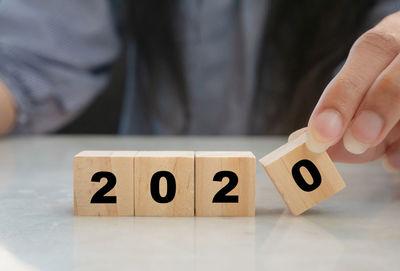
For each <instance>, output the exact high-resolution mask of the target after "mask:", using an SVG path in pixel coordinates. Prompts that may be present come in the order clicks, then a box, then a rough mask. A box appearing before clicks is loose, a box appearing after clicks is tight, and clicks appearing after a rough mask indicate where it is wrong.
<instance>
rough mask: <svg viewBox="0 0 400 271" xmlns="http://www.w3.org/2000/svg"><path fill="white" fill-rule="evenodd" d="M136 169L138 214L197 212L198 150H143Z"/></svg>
mask: <svg viewBox="0 0 400 271" xmlns="http://www.w3.org/2000/svg"><path fill="white" fill-rule="evenodd" d="M135 172H136V174H135V214H136V216H193V215H194V152H192V151H187V152H186V151H180V152H178V151H176V152H174V151H163V152H160V151H158V152H156V151H153V152H151V151H141V152H139V153H138V154H137V156H136V161H135Z"/></svg>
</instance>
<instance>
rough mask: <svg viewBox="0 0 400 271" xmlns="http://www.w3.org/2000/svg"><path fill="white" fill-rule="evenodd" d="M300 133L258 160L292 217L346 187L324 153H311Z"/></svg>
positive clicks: (304, 136) (305, 136)
mask: <svg viewBox="0 0 400 271" xmlns="http://www.w3.org/2000/svg"><path fill="white" fill-rule="evenodd" d="M306 139H307V135H306V134H302V135H300V136H299V137H297V138H295V139H293V140H292V141H290V142H288V143H286V144H285V145H283V146H281V147H280V148H278V149H277V150H275V151H273V152H271V153H269V154H267V155H266V156H264V157H263V158H261V159H260V163H261V164H262V165H263V167H264V169H265V171H266V172H267V173H268V175H269V177H270V178H271V180H272V182H273V183H274V185H275V187H276V188H277V189H278V191H279V193H280V194H281V196H282V198H283V200H284V201H285V202H286V204H287V206H288V208H289V209H290V211H291V212H292V214H293V215H299V214H301V213H303V212H304V211H306V210H308V209H309V208H311V207H313V206H314V205H316V204H318V203H320V202H321V201H323V200H325V199H326V198H328V197H330V196H332V195H333V194H335V193H337V192H339V191H340V190H342V189H343V188H345V187H346V185H345V183H344V182H343V179H342V177H341V176H340V174H339V172H338V171H337V169H336V168H335V165H334V164H333V162H332V160H331V159H330V157H329V155H328V154H327V153H326V152H323V153H313V152H311V151H309V150H308V148H307V147H306V144H305V142H306Z"/></svg>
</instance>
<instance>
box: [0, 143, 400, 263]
mask: <svg viewBox="0 0 400 271" xmlns="http://www.w3.org/2000/svg"><path fill="white" fill-rule="evenodd" d="M284 142H285V139H284V138H270V137H113V136H110V137H92V136H74V137H69V136H68V137H64V136H48V137H10V138H6V139H3V140H1V142H0V154H1V155H0V270H266V269H268V270H400V178H399V177H397V176H392V175H390V174H389V173H386V172H385V171H384V170H383V169H382V168H381V166H380V163H379V162H374V163H369V164H363V165H345V164H337V167H338V170H339V172H340V173H341V175H342V176H343V179H344V180H345V182H346V184H347V188H346V189H345V190H343V191H341V192H339V193H338V194H336V195H334V196H333V197H331V198H329V199H327V200H326V201H324V202H323V203H321V204H319V205H318V206H316V207H314V208H312V209H311V210H309V211H307V212H306V213H304V214H303V215H301V216H299V217H293V216H292V215H291V214H290V213H289V212H288V210H287V209H286V206H285V204H284V202H283V201H282V199H281V198H280V196H279V194H278V192H277V191H276V190H275V188H274V186H273V185H272V183H271V182H270V180H269V178H268V176H267V175H266V174H265V172H264V171H263V169H262V168H261V166H260V165H259V164H257V182H256V216H255V217H250V218H248V217H224V218H223V217H185V218H178V217H161V218H157V217H74V216H73V190H72V189H73V187H72V183H73V180H72V176H73V171H72V159H73V156H74V155H75V154H76V153H78V152H79V151H81V150H88V149H93V150H250V151H252V152H253V153H254V154H255V155H256V157H257V158H258V159H259V158H261V157H262V156H264V155H265V154H267V153H268V152H270V151H272V150H273V149H275V148H277V147H278V146H280V145H281V144H283V143H284Z"/></svg>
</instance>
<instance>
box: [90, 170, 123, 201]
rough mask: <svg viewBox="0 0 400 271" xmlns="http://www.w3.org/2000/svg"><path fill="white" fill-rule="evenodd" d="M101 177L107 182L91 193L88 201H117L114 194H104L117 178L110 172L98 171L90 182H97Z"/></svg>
mask: <svg viewBox="0 0 400 271" xmlns="http://www.w3.org/2000/svg"><path fill="white" fill-rule="evenodd" d="M102 178H105V179H107V183H106V184H105V185H104V186H103V187H102V188H100V190H99V191H97V192H96V193H95V194H94V195H93V197H92V199H91V200H90V203H117V197H116V196H106V194H107V193H108V192H110V191H111V190H112V189H113V188H114V186H115V184H116V183H117V178H116V177H115V175H114V174H112V173H111V172H107V171H99V172H96V173H95V174H94V175H93V176H92V182H96V183H99V182H100V180H101V179H102Z"/></svg>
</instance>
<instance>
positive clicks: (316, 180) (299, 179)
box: [292, 159, 321, 192]
mask: <svg viewBox="0 0 400 271" xmlns="http://www.w3.org/2000/svg"><path fill="white" fill-rule="evenodd" d="M301 167H305V168H306V169H307V170H308V172H310V174H311V177H312V178H313V183H312V184H308V183H307V182H306V181H305V180H304V178H303V176H302V175H301V172H300V168H301ZM292 176H293V179H294V181H295V182H296V183H297V185H298V186H299V187H300V188H301V189H302V190H303V191H306V192H311V191H313V190H315V189H317V188H318V187H319V186H320V185H321V174H320V173H319V170H318V168H317V167H316V166H315V165H314V163H313V162H311V161H310V160H307V159H304V160H300V161H299V162H297V163H296V164H295V165H294V166H293V167H292Z"/></svg>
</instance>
